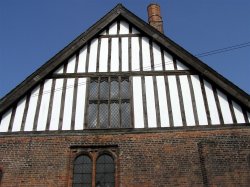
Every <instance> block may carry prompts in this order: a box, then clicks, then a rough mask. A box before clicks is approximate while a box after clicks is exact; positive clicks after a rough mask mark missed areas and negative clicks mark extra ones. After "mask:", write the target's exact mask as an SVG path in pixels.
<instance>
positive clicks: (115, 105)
mask: <svg viewBox="0 0 250 187" xmlns="http://www.w3.org/2000/svg"><path fill="white" fill-rule="evenodd" d="M110 118H111V119H110V127H111V128H116V127H120V115H119V102H118V101H111V103H110Z"/></svg>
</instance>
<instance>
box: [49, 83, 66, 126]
mask: <svg viewBox="0 0 250 187" xmlns="http://www.w3.org/2000/svg"><path fill="white" fill-rule="evenodd" d="M62 89H63V79H57V80H56V84H55V93H54V98H53V105H52V112H51V121H50V127H49V129H50V130H58V125H59V117H60V108H61V98H62Z"/></svg>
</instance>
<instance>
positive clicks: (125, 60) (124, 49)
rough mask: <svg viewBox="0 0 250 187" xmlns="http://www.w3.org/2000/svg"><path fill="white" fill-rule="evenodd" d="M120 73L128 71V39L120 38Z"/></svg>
mask: <svg viewBox="0 0 250 187" xmlns="http://www.w3.org/2000/svg"><path fill="white" fill-rule="evenodd" d="M121 41H122V71H128V70H129V66H128V38H122V40H121Z"/></svg>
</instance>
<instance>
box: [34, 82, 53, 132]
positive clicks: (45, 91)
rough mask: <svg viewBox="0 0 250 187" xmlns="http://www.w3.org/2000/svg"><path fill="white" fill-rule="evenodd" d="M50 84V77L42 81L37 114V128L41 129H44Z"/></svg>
mask: <svg viewBox="0 0 250 187" xmlns="http://www.w3.org/2000/svg"><path fill="white" fill-rule="evenodd" d="M51 86H52V79H48V80H46V81H45V83H44V89H43V95H42V100H41V105H40V111H39V116H38V123H37V130H38V131H43V130H45V129H46V123H47V117H48V110H49V101H50V95H51Z"/></svg>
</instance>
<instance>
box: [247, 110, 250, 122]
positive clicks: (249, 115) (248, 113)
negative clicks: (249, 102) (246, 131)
mask: <svg viewBox="0 0 250 187" xmlns="http://www.w3.org/2000/svg"><path fill="white" fill-rule="evenodd" d="M247 116H248V122H249V123H250V112H247Z"/></svg>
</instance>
